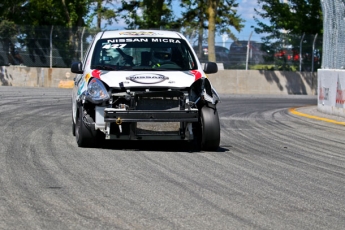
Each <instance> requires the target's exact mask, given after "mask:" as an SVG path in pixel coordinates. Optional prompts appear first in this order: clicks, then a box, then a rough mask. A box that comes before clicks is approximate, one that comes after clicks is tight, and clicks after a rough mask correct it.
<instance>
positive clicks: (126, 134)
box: [71, 30, 220, 151]
mask: <svg viewBox="0 0 345 230" xmlns="http://www.w3.org/2000/svg"><path fill="white" fill-rule="evenodd" d="M217 71H218V68H217V64H216V63H214V62H207V63H205V64H204V65H203V66H202V65H201V64H200V62H199V60H198V59H197V57H196V55H195V52H194V51H193V48H192V47H191V46H190V44H189V42H188V41H187V39H186V38H185V37H184V36H183V35H182V34H180V33H178V32H172V31H162V30H122V31H104V32H100V33H98V34H97V35H96V36H95V37H94V39H93V41H92V43H91V44H90V46H89V48H88V50H87V53H86V56H85V59H84V60H83V62H75V63H73V64H72V66H71V72H73V73H76V77H75V79H74V81H75V82H74V83H75V86H74V88H73V92H72V124H73V128H72V131H73V135H74V136H75V137H76V141H77V144H78V146H79V147H92V146H96V145H97V143H101V142H102V140H114V141H121V140H133V141H134V140H181V141H182V140H183V141H189V142H191V143H196V146H197V147H198V148H199V149H201V150H209V151H216V150H217V149H218V148H219V143H220V123H219V118H218V112H217V107H216V105H217V103H218V102H220V97H219V95H218V94H217V92H216V90H215V89H214V88H213V87H212V85H211V83H210V81H209V79H208V78H207V75H206V74H212V73H216V72H217Z"/></svg>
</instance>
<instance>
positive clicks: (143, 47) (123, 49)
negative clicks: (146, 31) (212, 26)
mask: <svg viewBox="0 0 345 230" xmlns="http://www.w3.org/2000/svg"><path fill="white" fill-rule="evenodd" d="M91 68H92V69H106V70H147V69H150V70H153V69H157V70H179V71H181V70H193V69H196V68H197V66H196V62H195V58H194V56H193V54H192V52H191V51H190V49H189V46H188V45H187V43H186V42H185V41H184V40H182V39H176V38H174V39H173V38H157V37H155V38H152V37H148V38H146V37H140V38H133V37H131V38H113V39H101V40H99V41H98V42H97V43H96V47H95V50H94V53H93V57H92V60H91Z"/></svg>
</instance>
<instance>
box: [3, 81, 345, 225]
mask: <svg viewBox="0 0 345 230" xmlns="http://www.w3.org/2000/svg"><path fill="white" fill-rule="evenodd" d="M0 98H1V100H0V108H1V110H0V118H1V123H0V131H1V132H0V138H1V142H0V229H64V230H66V229H145V230H146V229H188V230H189V229H197V230H200V229H212V230H214V229H284V230H285V229H303V230H305V229H312V230H316V229H327V230H328V229H332V230H334V229H344V226H345V202H344V200H345V194H344V191H345V151H344V144H345V140H344V136H345V135H344V134H345V127H344V126H342V125H337V124H333V123H328V122H324V121H319V120H315V119H310V118H307V117H303V116H297V115H295V114H292V113H290V112H289V111H288V109H289V108H291V107H296V106H305V105H316V98H315V97H310V96H279V97H277V96H239V95H237V96H233V95H223V97H222V99H223V100H222V102H221V104H219V115H220V119H221V128H222V132H221V138H222V139H221V148H220V149H219V151H218V152H191V151H189V148H188V147H187V146H185V145H181V144H177V143H174V144H173V145H169V143H163V145H162V144H158V143H156V142H151V143H148V144H141V145H135V144H133V143H130V144H125V145H121V146H116V145H109V146H105V147H104V148H97V149H91V148H78V147H77V145H76V142H75V138H74V137H73V136H72V133H71V112H70V90H66V89H43V88H13V87H0ZM310 108H311V107H310ZM304 112H305V111H304Z"/></svg>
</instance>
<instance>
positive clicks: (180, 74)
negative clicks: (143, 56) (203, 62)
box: [91, 70, 202, 88]
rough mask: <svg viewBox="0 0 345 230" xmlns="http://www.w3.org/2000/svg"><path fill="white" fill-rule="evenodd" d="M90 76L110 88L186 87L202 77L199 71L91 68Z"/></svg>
mask: <svg viewBox="0 0 345 230" xmlns="http://www.w3.org/2000/svg"><path fill="white" fill-rule="evenodd" d="M91 76H92V77H95V78H98V79H100V80H102V81H103V82H104V83H105V84H107V85H108V86H109V87H112V88H123V87H124V88H146V87H154V88H159V87H162V88H163V87H164V88H186V87H190V86H191V85H192V84H193V83H194V82H195V81H196V80H198V79H199V78H201V77H202V73H201V72H200V71H197V70H194V71H145V72H143V71H140V72H138V71H106V70H93V71H92V73H91Z"/></svg>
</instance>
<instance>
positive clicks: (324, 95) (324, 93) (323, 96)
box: [319, 87, 329, 101]
mask: <svg viewBox="0 0 345 230" xmlns="http://www.w3.org/2000/svg"><path fill="white" fill-rule="evenodd" d="M328 98H329V88H325V87H320V88H319V100H323V101H328Z"/></svg>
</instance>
